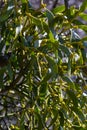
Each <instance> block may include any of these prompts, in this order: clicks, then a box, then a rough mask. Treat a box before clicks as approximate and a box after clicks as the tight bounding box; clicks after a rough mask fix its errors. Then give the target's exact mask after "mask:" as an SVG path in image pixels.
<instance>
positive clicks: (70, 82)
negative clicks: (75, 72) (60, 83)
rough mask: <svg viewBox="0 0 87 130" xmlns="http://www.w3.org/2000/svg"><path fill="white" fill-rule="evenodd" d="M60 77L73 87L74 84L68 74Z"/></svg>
mask: <svg viewBox="0 0 87 130" xmlns="http://www.w3.org/2000/svg"><path fill="white" fill-rule="evenodd" d="M62 78H63V80H64V81H66V82H67V84H68V85H69V86H70V87H71V88H73V89H74V88H75V84H74V82H73V81H72V79H71V78H69V77H68V76H63V77H62Z"/></svg>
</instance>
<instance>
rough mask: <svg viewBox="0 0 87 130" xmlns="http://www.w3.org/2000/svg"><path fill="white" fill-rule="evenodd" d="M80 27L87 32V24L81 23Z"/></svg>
mask: <svg viewBox="0 0 87 130" xmlns="http://www.w3.org/2000/svg"><path fill="white" fill-rule="evenodd" d="M78 27H79V28H80V29H82V30H83V31H85V32H87V25H79V26H78Z"/></svg>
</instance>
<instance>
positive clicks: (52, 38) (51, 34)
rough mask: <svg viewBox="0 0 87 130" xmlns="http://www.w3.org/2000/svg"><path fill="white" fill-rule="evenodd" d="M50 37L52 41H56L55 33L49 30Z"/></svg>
mask: <svg viewBox="0 0 87 130" xmlns="http://www.w3.org/2000/svg"><path fill="white" fill-rule="evenodd" d="M49 39H50V41H51V42H54V41H55V39H54V36H53V33H52V32H51V31H50V32H49Z"/></svg>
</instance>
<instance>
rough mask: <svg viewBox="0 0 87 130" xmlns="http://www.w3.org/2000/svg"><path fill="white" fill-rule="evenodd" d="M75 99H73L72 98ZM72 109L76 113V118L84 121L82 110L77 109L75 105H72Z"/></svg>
mask: <svg viewBox="0 0 87 130" xmlns="http://www.w3.org/2000/svg"><path fill="white" fill-rule="evenodd" d="M74 100H75V99H74ZM72 110H73V111H74V112H75V113H76V114H77V116H78V118H79V119H80V120H81V121H82V122H84V121H85V116H84V114H83V112H82V111H81V110H79V109H78V108H76V107H73V108H72Z"/></svg>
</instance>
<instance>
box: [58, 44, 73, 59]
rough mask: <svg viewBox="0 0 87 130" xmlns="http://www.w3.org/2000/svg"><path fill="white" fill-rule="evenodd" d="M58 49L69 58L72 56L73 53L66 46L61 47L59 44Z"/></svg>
mask: <svg viewBox="0 0 87 130" xmlns="http://www.w3.org/2000/svg"><path fill="white" fill-rule="evenodd" d="M58 49H60V50H61V51H62V52H63V53H65V54H66V55H67V56H68V57H69V56H70V54H71V51H70V49H69V48H68V47H66V46H64V45H61V44H59V46H58Z"/></svg>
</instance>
